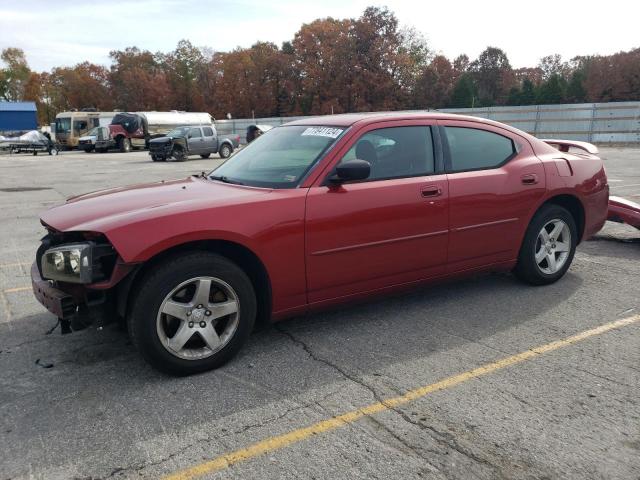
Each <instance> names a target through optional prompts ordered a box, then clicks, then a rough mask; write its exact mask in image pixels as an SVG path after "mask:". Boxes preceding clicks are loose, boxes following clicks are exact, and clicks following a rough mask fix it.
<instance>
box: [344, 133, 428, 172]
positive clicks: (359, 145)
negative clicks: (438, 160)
mask: <svg viewBox="0 0 640 480" xmlns="http://www.w3.org/2000/svg"><path fill="white" fill-rule="evenodd" d="M354 159H358V160H366V161H367V162H369V164H370V165H371V174H370V175H369V178H368V180H369V181H371V180H382V179H390V178H401V177H416V176H421V175H431V174H432V173H433V172H434V171H435V161H434V154H433V137H432V135H431V128H430V127H427V126H410V127H390V128H381V129H378V130H372V131H370V132H367V133H365V134H364V135H363V136H362V137H360V139H358V141H357V142H356V143H355V144H354V145H353V147H351V149H350V150H349V151H348V152H347V153H346V154H345V156H344V157H343V158H342V160H341V161H340V163H344V162H347V161H349V160H354Z"/></svg>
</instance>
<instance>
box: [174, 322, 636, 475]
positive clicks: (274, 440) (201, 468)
mask: <svg viewBox="0 0 640 480" xmlns="http://www.w3.org/2000/svg"><path fill="white" fill-rule="evenodd" d="M638 321H640V315H634V316H632V317H627V318H623V319H621V320H616V321H615V322H611V323H607V324H605V325H601V326H599V327H596V328H592V329H590V330H586V331H584V332H581V333H578V334H576V335H573V336H571V337H568V338H565V339H563V340H556V341H554V342H551V343H547V344H546V345H541V346H539V347H534V348H532V349H530V350H525V351H524V352H521V353H518V354H516V355H512V356H510V357H506V358H503V359H501V360H498V361H495V362H491V363H487V364H486V365H483V366H481V367H478V368H474V369H473V370H468V371H466V372H463V373H459V374H457V375H453V376H451V377H447V378H445V379H443V380H440V381H439V382H436V383H432V384H430V385H426V386H423V387H419V388H416V389H415V390H410V391H409V392H407V393H405V394H404V395H401V396H398V397H393V398H389V399H387V400H383V401H382V402H377V403H373V404H371V405H368V406H366V407H363V408H359V409H358V410H353V411H351V412H347V413H343V414H342V415H338V416H337V417H333V418H329V419H327V420H323V421H320V422H318V423H314V424H313V425H310V426H308V427H304V428H300V429H298V430H293V431H291V432H288V433H285V434H283V435H278V436H275V437H270V438H267V439H265V440H262V441H260V442H258V443H254V444H253V445H250V446H248V447H246V448H242V449H240V450H236V451H234V452H230V453H226V454H224V455H222V456H220V457H218V458H215V459H213V460H209V461H206V462H204V463H201V464H199V465H195V466H193V467H189V468H186V469H184V470H180V471H177V472H175V473H173V474H171V475H168V476H166V477H164V480H190V479H192V478H197V477H200V476H202V475H206V474H209V473H214V472H217V471H220V470H224V469H226V468H229V467H231V466H232V465H235V464H236V463H240V462H243V461H245V460H249V459H251V458H255V457H258V456H260V455H263V454H265V453H268V452H273V451H275V450H280V449H282V448H285V447H287V446H289V445H291V444H294V443H298V442H301V441H303V440H305V439H307V438H309V437H312V436H313V435H319V434H321V433H325V432H329V431H331V430H336V429H338V428H340V427H343V426H345V425H348V424H350V423H353V422H355V421H356V420H358V419H360V418H362V417H366V416H369V415H375V414H376V413H380V412H384V411H386V410H389V409H392V408H394V407H397V406H399V405H403V404H405V403H409V402H411V401H413V400H416V399H418V398H422V397H424V396H426V395H429V394H431V393H434V392H439V391H441V390H445V389H447V388H451V387H454V386H456V385H458V384H460V383H463V382H466V381H468V380H472V379H474V378H478V377H481V376H483V375H487V374H489V373H492V372H495V371H497V370H501V369H503V368H505V367H509V366H511V365H515V364H517V363H522V362H524V361H526V360H530V359H531V358H535V357H537V356H539V355H542V354H544V353H548V352H552V351H554V350H558V349H559V348H562V347H567V346H569V345H573V344H574V343H577V342H581V341H582V340H586V339H587V338H590V337H594V336H596V335H601V334H603V333H605V332H608V331H610V330H614V329H617V328H621V327H624V326H626V325H630V324H632V323H636V322H638Z"/></svg>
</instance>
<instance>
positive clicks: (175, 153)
mask: <svg viewBox="0 0 640 480" xmlns="http://www.w3.org/2000/svg"><path fill="white" fill-rule="evenodd" d="M171 156H172V157H173V158H175V160H176V162H184V161H185V160H186V159H187V156H186V155H185V154H184V150H183V149H182V148H180V147H173V150H172V151H171Z"/></svg>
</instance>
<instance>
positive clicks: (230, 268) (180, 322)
mask: <svg viewBox="0 0 640 480" xmlns="http://www.w3.org/2000/svg"><path fill="white" fill-rule="evenodd" d="M256 305H257V304H256V295H255V291H254V289H253V285H252V284H251V281H250V280H249V278H248V277H247V275H246V274H245V273H244V271H243V270H242V269H240V268H239V267H238V266H237V265H236V264H234V263H233V262H231V261H230V260H228V259H227V258H225V257H222V256H220V255H217V254H212V253H208V252H194V253H189V254H185V255H181V256H179V257H174V258H173V259H172V260H169V261H168V262H166V263H164V264H163V265H160V266H159V267H156V268H155V269H154V270H152V271H150V272H149V273H148V274H147V275H146V276H145V277H144V279H143V281H142V282H141V289H140V290H139V292H138V294H137V295H136V297H135V299H134V301H133V306H132V309H131V314H130V316H129V322H128V325H129V333H130V335H131V339H132V341H133V343H134V344H135V345H136V346H137V347H138V349H139V350H140V352H141V353H142V356H143V357H144V358H145V359H146V360H147V361H148V362H149V363H150V364H151V365H152V366H153V367H155V368H156V369H158V370H161V371H164V372H167V373H171V374H174V375H189V374H192V373H198V372H203V371H206V370H211V369H213V368H217V367H219V366H221V365H222V364H224V363H225V362H227V361H228V360H230V359H231V358H232V357H233V356H234V355H235V354H236V353H237V352H238V350H239V349H240V347H241V346H242V345H243V344H244V342H245V341H246V339H247V338H248V337H249V334H250V333H251V330H252V328H253V325H254V322H255V317H256V308H257V307H256Z"/></svg>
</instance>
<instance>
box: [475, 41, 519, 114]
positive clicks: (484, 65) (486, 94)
mask: <svg viewBox="0 0 640 480" xmlns="http://www.w3.org/2000/svg"><path fill="white" fill-rule="evenodd" d="M469 68H470V70H471V71H472V72H473V76H474V79H475V83H476V88H477V90H478V96H479V97H480V101H481V102H482V104H483V105H494V104H496V103H498V104H500V103H504V100H506V96H507V92H508V91H509V88H510V87H511V84H512V77H513V72H512V70H511V64H510V63H509V59H508V58H507V54H506V53H505V52H504V51H503V50H501V49H499V48H496V47H487V48H486V49H485V50H484V51H483V52H482V53H481V54H480V56H479V57H478V58H477V60H475V61H473V62H472V63H471V65H470V66H469Z"/></svg>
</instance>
